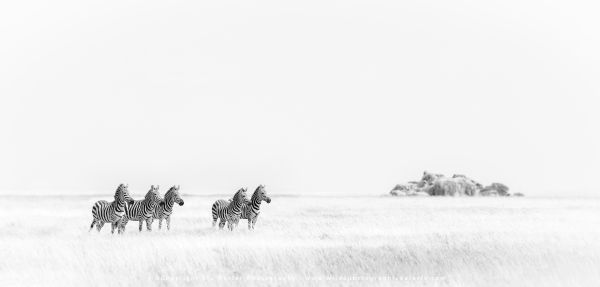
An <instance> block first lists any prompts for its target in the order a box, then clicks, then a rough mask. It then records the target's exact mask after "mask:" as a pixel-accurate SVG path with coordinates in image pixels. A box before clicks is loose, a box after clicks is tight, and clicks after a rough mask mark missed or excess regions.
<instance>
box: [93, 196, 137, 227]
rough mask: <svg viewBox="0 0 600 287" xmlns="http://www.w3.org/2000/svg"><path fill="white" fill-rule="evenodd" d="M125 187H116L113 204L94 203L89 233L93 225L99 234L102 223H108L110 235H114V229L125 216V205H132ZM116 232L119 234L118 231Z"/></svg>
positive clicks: (105, 202) (106, 202) (102, 201)
mask: <svg viewBox="0 0 600 287" xmlns="http://www.w3.org/2000/svg"><path fill="white" fill-rule="evenodd" d="M127 187H128V186H127V185H125V184H120V185H119V187H117V191H115V200H114V201H113V202H110V203H109V202H108V201H106V200H99V201H96V203H95V204H94V207H92V216H93V217H94V219H93V220H92V225H90V231H91V230H92V229H93V228H94V224H95V225H96V229H98V232H100V230H101V229H102V226H104V223H107V222H110V223H111V230H110V233H113V234H114V233H115V228H117V227H118V226H119V224H120V223H121V219H122V218H123V216H124V215H125V203H128V204H133V199H132V198H131V196H130V195H129V190H127ZM118 232H119V233H121V232H120V230H118Z"/></svg>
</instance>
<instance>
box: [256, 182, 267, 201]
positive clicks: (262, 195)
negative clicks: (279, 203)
mask: <svg viewBox="0 0 600 287" xmlns="http://www.w3.org/2000/svg"><path fill="white" fill-rule="evenodd" d="M254 193H255V194H256V195H257V196H258V199H259V200H262V201H266V202H267V203H271V198H270V197H269V196H268V195H267V191H266V190H265V186H264V185H262V184H261V185H259V186H258V187H257V188H256V190H255V191H254Z"/></svg>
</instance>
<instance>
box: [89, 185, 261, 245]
mask: <svg viewBox="0 0 600 287" xmlns="http://www.w3.org/2000/svg"><path fill="white" fill-rule="evenodd" d="M158 189H159V186H158V185H157V186H154V185H152V186H151V187H150V190H149V191H148V192H147V193H146V196H145V197H144V199H142V200H133V198H131V196H130V195H129V190H128V185H125V184H120V185H119V186H118V187H117V190H116V191H115V196H114V199H115V200H114V201H112V202H108V201H106V200H99V201H97V202H96V203H95V204H94V206H93V207H92V217H93V220H92V224H91V226H90V231H91V230H92V229H93V228H94V226H96V229H97V230H98V232H100V230H101V229H102V227H103V226H104V224H105V223H110V224H111V233H114V232H115V229H116V230H117V232H118V233H119V234H121V233H123V232H125V227H126V226H127V223H128V222H129V221H138V223H139V231H140V232H141V231H142V226H143V224H144V222H146V229H147V230H148V231H152V222H153V221H154V220H155V219H158V229H161V228H162V221H163V219H164V220H165V221H166V222H167V230H170V229H171V215H172V213H173V206H174V205H175V203H177V204H179V205H180V206H183V204H184V201H183V199H181V197H180V195H179V186H172V187H171V188H170V189H169V190H168V191H167V193H165V196H164V198H161V196H160V193H159V192H158ZM246 190H247V189H246V188H241V189H239V190H238V191H237V192H236V193H235V194H234V196H233V198H231V199H229V200H228V201H226V200H222V199H219V200H217V201H215V203H213V205H212V218H213V224H212V226H213V227H215V225H216V223H217V220H218V219H220V221H219V229H223V227H224V226H225V224H226V223H227V228H228V229H229V230H233V229H234V228H236V227H237V225H238V223H239V221H240V219H247V220H248V229H250V230H252V229H254V225H255V224H256V220H257V219H258V215H259V214H260V204H261V202H262V201H266V202H267V203H270V202H271V198H270V197H269V196H268V195H267V191H266V190H265V186H264V185H259V186H258V187H257V188H256V190H255V191H254V193H253V194H252V197H251V199H250V200H248V199H247V198H246Z"/></svg>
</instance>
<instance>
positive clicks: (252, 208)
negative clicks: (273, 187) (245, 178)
mask: <svg viewBox="0 0 600 287" xmlns="http://www.w3.org/2000/svg"><path fill="white" fill-rule="evenodd" d="M262 201H266V202H267V203H271V198H270V197H269V196H268V195H267V191H266V190H265V186H264V185H262V184H261V185H259V186H258V187H257V188H256V190H254V193H253V194H252V197H251V198H250V201H246V202H244V204H242V215H241V218H242V219H248V229H249V230H251V229H254V225H255V224H256V220H257V219H258V214H259V213H260V203H261V202H262Z"/></svg>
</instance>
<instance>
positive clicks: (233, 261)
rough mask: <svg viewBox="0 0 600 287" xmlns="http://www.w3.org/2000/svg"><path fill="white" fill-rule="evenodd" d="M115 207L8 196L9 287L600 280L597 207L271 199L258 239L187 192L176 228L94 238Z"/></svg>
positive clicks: (1, 222) (3, 219) (133, 226)
mask: <svg viewBox="0 0 600 287" xmlns="http://www.w3.org/2000/svg"><path fill="white" fill-rule="evenodd" d="M109 198H110V196H107V197H105V198H98V197H86V196H46V197H44V196H2V197H0V204H1V205H2V206H3V208H2V209H0V231H1V232H0V246H1V247H0V258H2V259H1V260H0V285H1V286H13V285H34V286H35V285H60V286H74V285H78V286H80V285H92V286H93V285H97V286H106V285H111V286H130V285H134V284H135V285H140V284H146V285H150V286H174V285H177V286H180V285H183V286H197V285H200V284H207V283H210V285H216V286H234V285H239V284H240V283H242V282H244V283H246V284H247V285H250V286H265V285H272V286H280V285H302V286H306V285H308V286H323V285H327V286H331V285H334V286H336V285H338V286H341V285H349V284H350V285H356V286H361V285H365V284H367V283H368V284H370V285H373V284H377V285H383V286H398V285H400V286H403V285H406V286H414V285H423V286H483V285H486V286H507V285H518V286H570V285H571V286H593V285H595V284H597V282H600V271H599V270H600V268H599V267H600V241H599V240H598V238H600V236H599V235H600V229H599V228H598V226H600V200H598V199H550V198H546V199H544V198H396V197H379V196H347V197H334V196H321V197H319V196H296V197H294V196H280V197H278V196H273V201H272V202H271V204H266V203H263V205H262V212H261V215H260V217H259V219H258V223H257V226H256V230H254V231H252V232H250V231H248V230H247V226H246V221H245V220H244V221H242V222H241V223H240V226H239V227H238V229H237V230H235V231H234V232H229V231H225V230H223V231H219V230H215V229H212V228H211V221H212V220H211V217H210V206H211V204H212V202H213V201H214V200H215V199H217V198H219V197H214V196H190V195H188V196H185V195H184V196H183V198H184V200H185V202H186V204H185V205H184V206H183V207H180V206H176V207H175V211H174V215H173V218H172V223H171V225H172V226H171V231H169V232H167V231H165V230H161V231H159V230H158V226H157V223H154V231H153V232H151V233H148V232H143V233H139V232H138V231H137V222H132V223H130V224H129V225H128V228H127V232H126V233H125V234H124V235H123V236H118V235H111V234H110V226H107V225H105V226H104V229H103V230H102V232H101V233H97V232H96V231H95V230H93V231H92V232H88V228H89V225H90V223H91V207H92V204H93V203H94V202H95V201H96V200H98V199H109ZM221 198H226V196H221ZM163 228H164V226H163Z"/></svg>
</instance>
